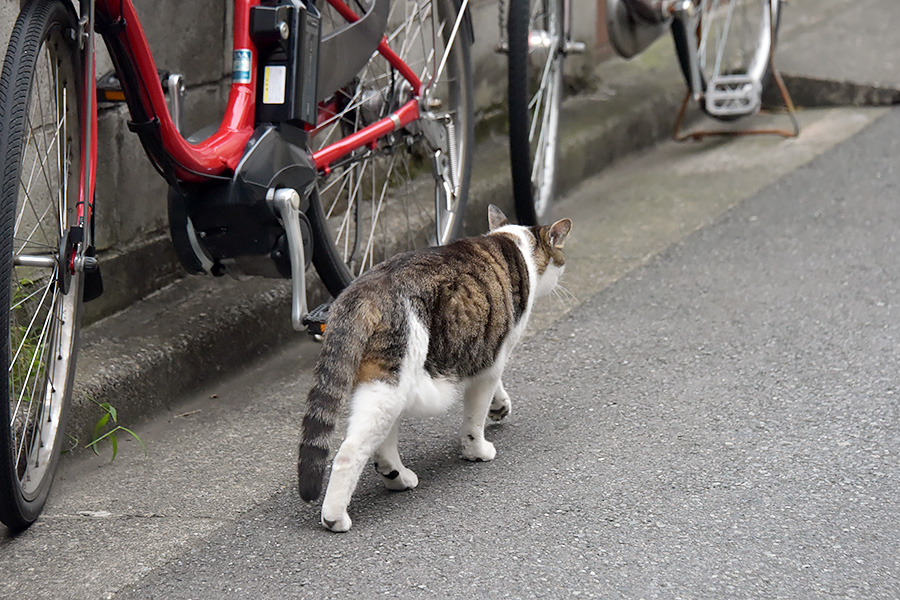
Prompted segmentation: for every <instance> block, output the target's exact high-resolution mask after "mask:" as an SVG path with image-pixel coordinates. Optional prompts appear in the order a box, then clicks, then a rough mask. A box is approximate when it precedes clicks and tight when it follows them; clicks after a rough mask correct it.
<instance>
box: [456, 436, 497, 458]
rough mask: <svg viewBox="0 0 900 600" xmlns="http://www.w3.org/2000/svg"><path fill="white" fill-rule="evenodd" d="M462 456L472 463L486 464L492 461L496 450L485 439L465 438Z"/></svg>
mask: <svg viewBox="0 0 900 600" xmlns="http://www.w3.org/2000/svg"><path fill="white" fill-rule="evenodd" d="M462 455H463V458H465V459H466V460H471V461H473V462H482V461H483V462H487V461H489V460H494V457H495V456H497V449H496V448H494V445H493V444H492V443H490V442H489V441H487V440H486V439H484V438H482V439H478V438H476V437H474V436H471V435H470V436H466V437H465V438H463V442H462Z"/></svg>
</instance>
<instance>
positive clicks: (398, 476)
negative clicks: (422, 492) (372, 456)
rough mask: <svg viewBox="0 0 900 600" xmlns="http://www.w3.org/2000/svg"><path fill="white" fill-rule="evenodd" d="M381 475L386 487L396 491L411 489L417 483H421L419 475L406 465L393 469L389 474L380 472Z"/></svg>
mask: <svg viewBox="0 0 900 600" xmlns="http://www.w3.org/2000/svg"><path fill="white" fill-rule="evenodd" d="M378 474H379V475H381V481H383V482H384V487H386V488H387V489H389V490H395V491H398V492H399V491H403V490H411V489H413V488H414V487H416V486H417V485H419V477H418V476H417V475H416V474H415V473H414V472H413V471H412V470H411V469H407V468H406V467H404V468H402V469H400V470H399V471H398V470H394V471H391V472H390V473H388V474H387V475H385V474H384V473H381V472H379V473H378Z"/></svg>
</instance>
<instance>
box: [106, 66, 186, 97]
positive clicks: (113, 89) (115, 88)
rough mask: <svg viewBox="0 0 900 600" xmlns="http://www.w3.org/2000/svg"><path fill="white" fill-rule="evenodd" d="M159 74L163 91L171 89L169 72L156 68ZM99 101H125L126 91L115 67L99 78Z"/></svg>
mask: <svg viewBox="0 0 900 600" xmlns="http://www.w3.org/2000/svg"><path fill="white" fill-rule="evenodd" d="M156 73H157V75H159V81H160V84H162V87H163V91H164V92H166V91H168V90H169V72H168V71H164V70H162V69H157V70H156ZM97 101H98V102H125V91H124V90H123V89H122V82H121V81H119V76H118V75H117V74H116V71H115V69H111V70H109V71H107V72H106V73H104V74H103V75H101V76H100V77H98V78H97Z"/></svg>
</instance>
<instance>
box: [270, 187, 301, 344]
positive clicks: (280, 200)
mask: <svg viewBox="0 0 900 600" xmlns="http://www.w3.org/2000/svg"><path fill="white" fill-rule="evenodd" d="M266 200H267V201H268V202H269V204H270V205H271V207H272V210H273V211H275V214H277V215H278V217H279V218H280V219H281V223H282V224H283V225H284V233H285V237H286V238H287V245H288V256H289V257H290V260H291V296H292V300H291V325H292V326H293V328H294V331H303V330H304V329H306V324H305V323H304V322H303V319H304V317H306V314H307V312H308V311H307V308H306V307H307V303H306V257H305V253H304V251H303V231H302V229H301V228H300V194H298V193H297V191H296V190H293V189H291V188H281V189H275V188H270V189H269V193H268V194H267V195H266Z"/></svg>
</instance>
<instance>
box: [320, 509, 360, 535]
mask: <svg viewBox="0 0 900 600" xmlns="http://www.w3.org/2000/svg"><path fill="white" fill-rule="evenodd" d="M327 513H328V511H326V510H325V509H324V508H323V509H322V527H324V528H325V529H328V530H330V531H334V532H335V533H343V532H345V531H350V526H351V525H353V521H351V520H350V515H348V514H347V511H346V510H345V511H343V512H342V514H338V515H328V514H327ZM329 516H331V517H333V518H329Z"/></svg>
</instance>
